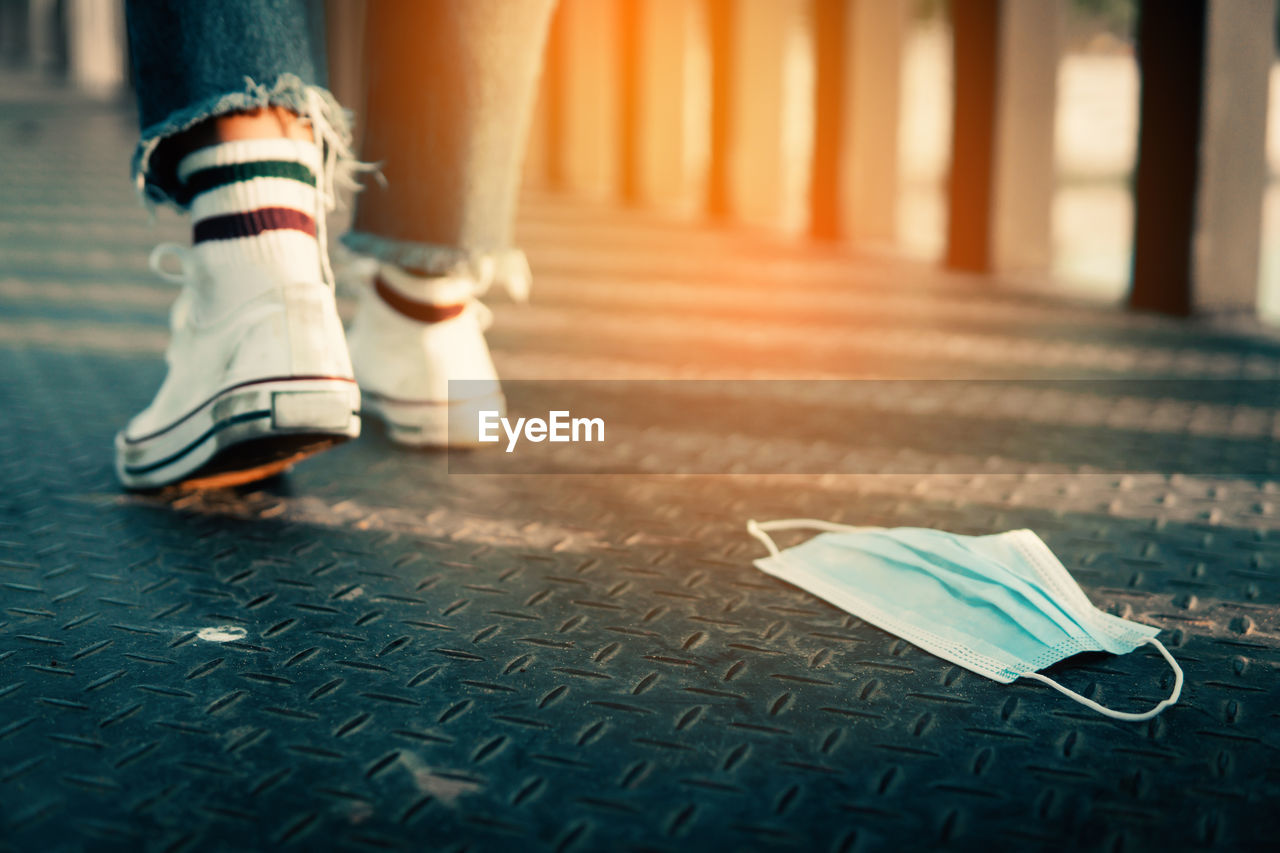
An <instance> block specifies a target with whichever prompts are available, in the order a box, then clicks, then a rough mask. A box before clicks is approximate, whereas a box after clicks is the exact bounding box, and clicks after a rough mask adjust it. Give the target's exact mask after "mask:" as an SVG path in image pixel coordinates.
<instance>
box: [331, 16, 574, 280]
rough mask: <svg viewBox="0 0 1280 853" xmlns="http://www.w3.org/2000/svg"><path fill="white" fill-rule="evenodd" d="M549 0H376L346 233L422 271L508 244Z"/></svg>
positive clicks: (359, 245)
mask: <svg viewBox="0 0 1280 853" xmlns="http://www.w3.org/2000/svg"><path fill="white" fill-rule="evenodd" d="M554 8H555V0H518V2H511V0H378V2H375V3H370V4H369V13H368V14H369V17H368V21H367V24H366V33H365V41H366V48H365V63H366V67H367V75H368V76H367V90H368V96H367V97H368V100H367V102H366V104H365V111H364V112H365V127H366V131H365V138H364V149H363V151H362V156H363V157H364V159H366V160H372V161H375V162H379V163H381V165H382V171H383V174H384V175H385V176H386V179H387V181H386V188H385V189H383V188H380V187H371V188H370V189H369V190H367V191H366V192H365V193H363V194H362V195H361V197H360V201H359V207H358V212H357V215H356V221H355V234H354V235H352V238H351V240H350V241H349V245H351V246H352V248H355V249H357V250H358V251H363V252H366V253H369V254H373V255H374V256H376V257H378V259H379V260H382V261H387V262H391V263H395V264H398V265H399V266H401V267H405V268H409V269H412V270H417V271H419V272H422V273H426V274H438V273H441V272H445V271H448V270H449V269H451V268H453V267H454V266H455V264H456V262H457V261H459V260H465V259H466V258H467V257H468V256H474V255H476V254H484V253H493V252H500V251H502V250H505V249H508V248H509V247H510V245H511V232H512V228H513V222H514V215H515V204H516V193H517V191H518V189H519V182H520V169H521V162H522V160H523V156H524V146H525V138H526V136H527V130H528V125H529V120H530V114H531V112H532V107H533V100H534V97H535V94H536V90H537V82H538V76H539V74H540V73H541V66H542V51H543V45H544V42H545V41H546V33H547V27H548V24H549V21H550V18H551V13H552V11H553V9H554Z"/></svg>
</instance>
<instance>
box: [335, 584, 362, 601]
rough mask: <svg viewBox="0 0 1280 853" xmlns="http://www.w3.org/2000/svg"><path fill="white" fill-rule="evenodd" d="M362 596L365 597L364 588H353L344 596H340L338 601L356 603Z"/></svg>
mask: <svg viewBox="0 0 1280 853" xmlns="http://www.w3.org/2000/svg"><path fill="white" fill-rule="evenodd" d="M362 595H364V587H362V586H356V587H352V588H351V589H349V590H347V591H346V592H344V593H343V594H342V595H340V596H338V600H339V601H355V600H356V599H357V598H359V597H360V596H362Z"/></svg>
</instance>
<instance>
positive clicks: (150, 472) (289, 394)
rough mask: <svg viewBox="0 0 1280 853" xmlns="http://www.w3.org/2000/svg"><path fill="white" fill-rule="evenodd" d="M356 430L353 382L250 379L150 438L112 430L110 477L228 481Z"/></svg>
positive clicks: (149, 484) (139, 483)
mask: <svg viewBox="0 0 1280 853" xmlns="http://www.w3.org/2000/svg"><path fill="white" fill-rule="evenodd" d="M358 435H360V390H359V388H358V387H357V386H356V383H355V381H354V380H345V379H335V378H327V377H322V378H307V377H276V378H271V379H261V380H253V381H249V382H242V383H238V384H236V385H233V386H231V387H230V388H225V389H223V390H222V391H220V392H218V393H217V394H215V395H214V396H213V397H211V398H210V399H209V400H207V401H205V402H204V403H202V404H201V405H200V406H198V407H197V408H195V409H193V410H191V411H190V412H187V413H186V414H184V415H183V416H182V417H180V418H178V419H177V420H175V421H173V422H172V423H170V424H169V425H168V426H166V427H164V428H162V429H159V430H157V431H155V432H153V433H151V434H149V435H145V436H139V437H133V438H130V437H128V436H126V435H125V434H124V433H123V432H121V433H119V434H118V435H116V475H117V476H118V477H119V478H120V482H121V483H122V484H124V486H125V487H126V488H129V489H155V488H160V487H161V486H168V485H173V484H182V485H183V486H185V487H189V488H217V487H226V486H234V485H239V484H241V483H247V482H252V481H254V480H258V479H262V478H264V477H269V476H272V475H274V474H277V473H279V472H281V471H284V470H287V469H288V468H289V467H291V466H292V465H293V464H295V463H296V462H298V461H299V460H300V459H303V458H305V457H307V456H311V455H313V454H315V453H317V452H319V451H321V450H325V449H327V448H329V447H332V446H333V445H335V444H338V443H341V442H343V441H346V440H347V439H351V438H355V437H356V436H358Z"/></svg>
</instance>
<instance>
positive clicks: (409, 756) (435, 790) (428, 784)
mask: <svg viewBox="0 0 1280 853" xmlns="http://www.w3.org/2000/svg"><path fill="white" fill-rule="evenodd" d="M400 763H401V764H403V765H404V767H405V769H406V770H408V771H409V774H410V775H411V776H412V777H413V783H414V784H415V785H417V786H418V790H420V791H422V793H424V794H430V795H431V796H432V797H434V798H435V799H436V801H437V802H438V803H440V804H441V805H443V806H451V805H453V802H454V800H456V799H458V797H460V796H462V795H463V794H470V793H472V792H473V791H475V790H476V789H478V788H479V787H480V783H478V782H471V781H468V780H466V779H461V778H458V777H457V776H453V775H444V774H443V773H439V772H436V771H434V770H432V768H431V767H430V766H429V765H428V764H427V763H426V762H425V761H423V760H422V759H421V758H419V757H418V756H417V755H415V754H413V753H412V752H401V753H400Z"/></svg>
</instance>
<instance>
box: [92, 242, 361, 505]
mask: <svg viewBox="0 0 1280 853" xmlns="http://www.w3.org/2000/svg"><path fill="white" fill-rule="evenodd" d="M169 254H172V255H175V256H177V257H178V258H179V259H180V260H181V262H182V267H183V271H182V273H180V274H179V273H172V272H168V271H165V270H164V269H163V268H162V263H163V261H164V258H165V256H166V255H169ZM151 266H152V268H153V269H154V270H155V271H156V272H157V273H158V274H160V275H161V276H162V277H164V278H167V279H170V280H173V281H181V282H182V283H183V285H184V287H183V290H182V293H181V295H179V297H178V299H177V301H176V302H175V303H174V306H173V311H172V313H171V315H170V326H171V331H172V340H171V342H170V344H169V350H168V352H167V354H166V356H165V357H166V360H167V361H168V363H169V372H168V375H167V376H166V377H165V380H164V384H163V385H161V386H160V391H159V392H158V393H157V394H156V397H155V400H153V401H152V403H151V405H150V406H148V407H147V408H146V409H144V410H143V411H142V413H141V414H139V415H138V416H137V417H135V418H134V419H133V420H131V421H130V422H129V425H128V426H127V427H126V428H125V429H124V430H123V431H121V432H120V433H119V434H118V435H117V436H116V473H117V474H118V475H119V477H120V481H121V482H122V483H123V484H124V485H125V486H126V487H128V488H131V489H147V488H156V487H159V486H164V485H168V484H171V483H179V482H182V483H184V485H185V486H188V487H191V488H211V487H222V486H233V485H238V484H241V483H247V482H251V481H253V480H257V479H261V478H263V477H269V476H272V475H274V474H276V473H279V472H281V471H283V470H285V469H286V468H288V467H290V466H291V465H292V464H294V463H295V462H297V461H298V460H300V459H302V458H304V457H306V456H310V455H311V454H313V453H317V452H319V451H320V450H324V449H326V448H328V447H331V446H332V445H334V444H336V443H339V442H342V441H345V440H347V439H349V438H355V437H356V436H358V435H359V434H360V416H359V411H360V392H359V389H358V388H357V386H356V382H355V377H354V374H353V372H352V369H351V361H350V359H349V357H348V355H347V347H346V342H345V340H344V339H343V333H342V322H341V320H340V319H339V318H338V312H337V308H336V306H335V304H334V299H333V291H332V290H331V289H330V287H329V286H328V285H326V284H323V283H321V282H313V283H301V284H295V283H289V282H283V281H281V280H280V279H279V276H278V274H275V273H273V272H272V271H270V270H268V269H265V268H264V269H262V270H261V271H260V274H258V273H257V272H255V273H251V274H246V275H240V276H236V277H235V280H218V281H214V280H212V279H211V278H210V277H209V275H208V273H207V271H206V270H205V269H204V268H203V266H202V265H201V264H200V263H199V261H198V260H197V259H196V257H195V256H194V254H193V253H191V252H190V251H189V250H187V249H184V248H183V247H181V246H177V245H174V244H164V245H161V246H158V247H156V250H155V251H154V252H153V253H152V255H151Z"/></svg>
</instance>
